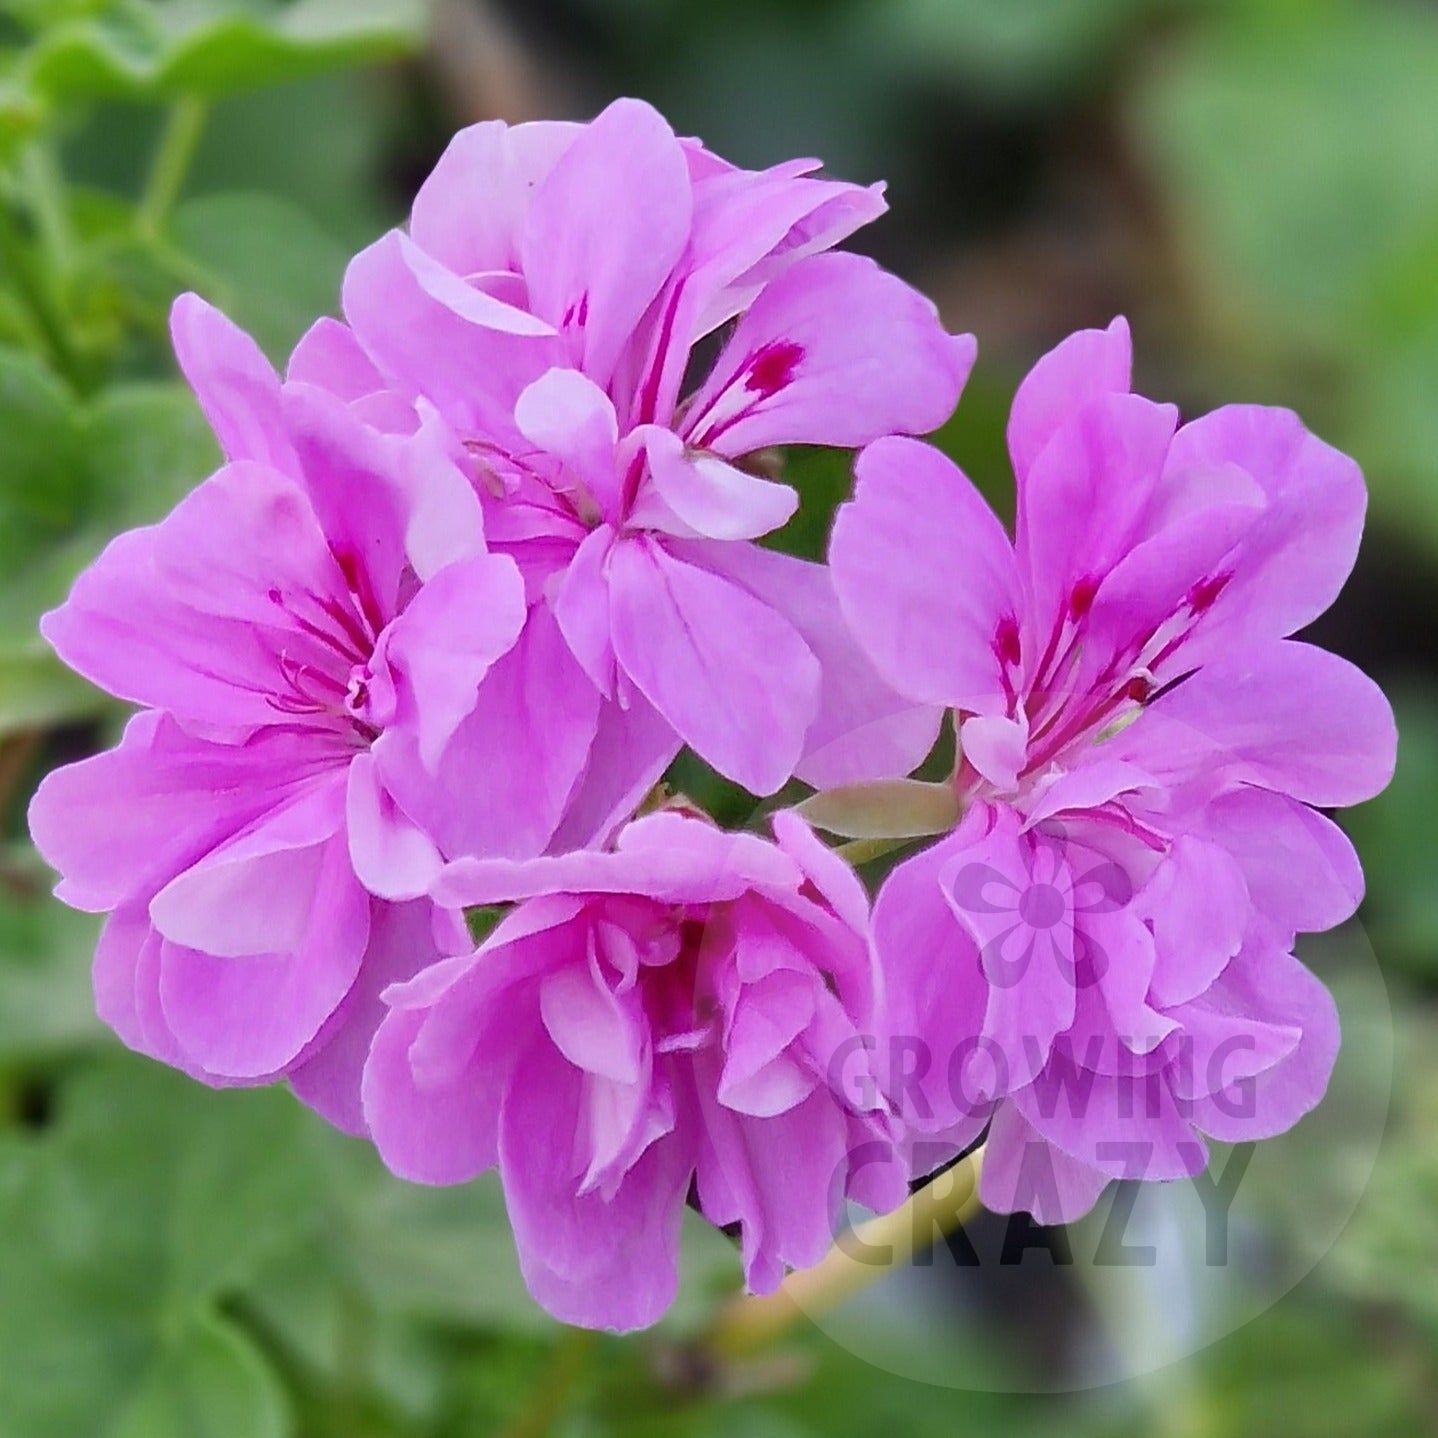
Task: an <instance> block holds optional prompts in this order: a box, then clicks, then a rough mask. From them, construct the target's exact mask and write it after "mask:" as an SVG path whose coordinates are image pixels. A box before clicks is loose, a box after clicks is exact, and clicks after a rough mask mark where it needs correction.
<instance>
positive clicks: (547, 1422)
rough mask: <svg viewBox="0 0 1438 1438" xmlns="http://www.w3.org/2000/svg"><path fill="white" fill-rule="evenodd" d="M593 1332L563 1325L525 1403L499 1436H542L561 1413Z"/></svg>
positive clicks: (580, 1371)
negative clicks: (563, 1328) (556, 1341)
mask: <svg viewBox="0 0 1438 1438" xmlns="http://www.w3.org/2000/svg"><path fill="white" fill-rule="evenodd" d="M594 1337H595V1336H594V1334H593V1333H591V1332H590V1331H589V1330H588V1329H585V1328H570V1329H566V1330H565V1333H564V1335H563V1337H561V1338H560V1340H559V1342H558V1344H556V1345H555V1349H554V1352H553V1353H552V1354H551V1355H550V1360H549V1363H548V1365H547V1366H546V1367H545V1370H544V1373H543V1374H542V1375H541V1377H540V1380H539V1383H538V1385H537V1386H536V1387H535V1389H534V1391H533V1393H532V1394H531V1395H530V1400H529V1403H528V1404H527V1405H526V1407H525V1408H524V1410H523V1411H522V1412H521V1413H520V1415H519V1416H518V1417H517V1418H516V1419H515V1420H514V1422H513V1423H511V1424H510V1425H509V1427H507V1428H506V1429H505V1430H504V1433H503V1438H544V1434H546V1433H548V1432H549V1431H550V1430H551V1429H552V1428H553V1427H554V1425H555V1423H556V1422H557V1421H558V1420H559V1418H561V1417H562V1416H563V1414H564V1410H565V1408H566V1407H567V1406H568V1403H569V1400H570V1397H571V1395H572V1394H573V1392H574V1388H575V1385H576V1384H577V1383H578V1382H579V1379H580V1378H581V1377H582V1376H583V1373H584V1369H585V1366H586V1365H587V1363H588V1362H589V1350H590V1349H591V1348H592V1347H593V1345H594Z"/></svg>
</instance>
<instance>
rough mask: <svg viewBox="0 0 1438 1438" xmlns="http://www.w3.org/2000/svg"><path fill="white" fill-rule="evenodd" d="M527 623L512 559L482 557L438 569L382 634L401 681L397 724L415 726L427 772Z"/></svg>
mask: <svg viewBox="0 0 1438 1438" xmlns="http://www.w3.org/2000/svg"><path fill="white" fill-rule="evenodd" d="M525 618H526V611H525V605H524V585H523V583H522V582H521V580H520V577H519V570H518V569H517V568H515V565H514V561H513V560H512V559H509V558H507V557H505V556H504V555H501V554H480V555H477V556H475V557H474V558H473V559H464V560H461V561H460V562H459V563H458V564H451V565H449V566H447V567H446V568H444V569H441V570H440V571H439V573H438V574H436V575H435V576H434V577H433V578H432V579H431V580H430V581H429V582H428V583H427V584H425V585H423V586H422V587H421V588H420V590H419V592H418V593H417V594H416V595H415V596H414V598H413V599H411V600H410V602H409V604H408V606H407V607H406V609H405V611H404V613H403V614H401V615H400V617H399V618H398V619H396V620H395V622H394V623H393V624H391V625H390V627H389V628H388V630H386V631H385V635H384V639H385V641H386V643H385V657H386V659H387V661H388V663H389V665H390V666H391V668H392V669H393V670H395V671H396V672H397V673H398V675H399V678H400V682H401V693H402V699H401V706H400V711H399V716H398V722H399V723H403V724H406V725H408V724H412V725H413V726H414V728H415V732H416V735H417V738H418V752H419V759H420V762H421V763H422V764H423V765H424V766H425V767H426V768H428V769H430V770H431V771H433V770H437V769H438V767H439V764H440V760H441V758H442V757H443V754H444V751H445V748H446V747H447V746H448V744H449V742H450V740H451V739H452V738H453V737H454V733H455V730H457V729H458V728H459V726H460V725H461V724H462V723H463V722H464V720H465V719H466V718H467V717H468V715H469V714H470V712H471V711H472V710H473V709H474V706H475V704H476V702H477V699H478V694H479V686H480V684H481V683H482V682H483V681H484V678H485V676H486V675H487V674H488V673H489V671H490V669H491V668H492V667H493V666H494V664H495V662H496V661H497V660H498V659H499V658H501V657H502V656H503V655H504V654H506V653H508V652H509V650H510V649H511V648H512V647H513V646H514V643H515V641H516V640H517V639H518V638H519V634H520V630H521V629H522V628H523V627H524V622H525Z"/></svg>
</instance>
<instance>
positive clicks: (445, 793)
mask: <svg viewBox="0 0 1438 1438" xmlns="http://www.w3.org/2000/svg"><path fill="white" fill-rule="evenodd" d="M600 702H601V701H600V697H599V694H598V692H597V691H596V690H595V688H594V685H593V684H592V683H591V682H590V680H589V677H588V676H587V675H586V674H585V673H584V671H583V670H582V669H581V668H580V667H579V665H578V664H577V663H576V662H575V660H574V658H573V656H572V655H571V654H570V652H569V646H568V645H567V644H565V642H564V638H563V636H562V635H561V634H560V632H559V628H558V626H557V625H556V624H555V622H554V619H553V616H552V615H551V614H550V612H549V610H548V608H547V607H546V606H544V605H539V606H537V607H535V608H533V609H531V610H530V611H529V617H528V619H527V620H526V622H525V625H524V629H523V630H522V631H521V633H520V636H519V638H518V639H517V640H516V641H515V644H514V646H513V648H511V649H510V650H509V652H508V653H506V654H505V655H504V656H503V657H502V658H501V659H500V660H499V661H498V662H497V663H496V664H495V665H494V666H493V667H492V668H491V669H490V670H489V672H488V674H487V675H486V676H485V678H484V680H483V682H482V683H481V684H480V686H479V691H478V694H477V695H476V698H475V703H474V707H473V708H472V710H471V711H470V713H469V714H468V716H467V717H466V718H465V719H464V720H463V721H462V722H461V724H460V725H459V727H458V729H457V730H456V731H455V733H454V736H453V738H452V739H451V740H450V742H449V744H448V745H447V746H446V748H445V750H444V754H443V757H442V760H441V762H440V765H439V768H438V770H437V771H433V772H432V771H431V770H430V769H429V768H428V767H427V766H426V765H425V764H424V763H423V761H422V760H421V758H420V754H419V750H418V746H417V743H416V742H415V736H414V735H413V733H411V732H410V731H408V730H407V729H403V728H401V729H391V730H390V731H388V732H387V733H386V734H385V735H384V736H383V737H382V739H381V741H380V742H379V743H378V744H377V745H376V746H375V749H374V754H375V757H376V761H377V763H378V764H379V770H380V777H381V780H382V782H383V784H384V787H385V788H386V790H388V792H389V793H390V794H391V795H392V796H393V798H394V800H395V802H396V803H397V804H398V805H399V806H400V808H401V809H403V810H404V812H405V813H406V814H408V815H409V816H410V818H411V819H412V820H413V821H414V822H415V823H416V824H418V825H419V826H420V827H421V828H422V829H423V830H424V832H425V833H426V834H428V835H429V836H430V838H431V839H432V840H433V842H434V843H435V845H436V847H437V848H438V849H439V850H440V851H441V852H442V853H443V854H445V855H446V857H454V856H457V855H461V854H476V855H510V856H515V857H519V856H523V855H528V854H538V853H542V852H543V851H544V849H545V848H546V846H547V845H548V844H549V841H550V839H551V837H552V835H553V834H554V831H555V829H556V828H557V827H558V826H559V823H560V821H561V820H562V818H563V816H564V813H565V809H566V807H567V806H568V803H569V800H570V798H571V796H572V795H573V794H574V792H575V789H576V786H577V785H578V783H579V781H580V778H581V776H582V775H583V773H584V770H585V766H586V764H587V763H588V759H589V752H590V747H591V746H592V744H593V743H594V736H595V731H596V729H597V726H598V723H599V708H600Z"/></svg>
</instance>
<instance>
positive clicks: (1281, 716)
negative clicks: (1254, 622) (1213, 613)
mask: <svg viewBox="0 0 1438 1438" xmlns="http://www.w3.org/2000/svg"><path fill="white" fill-rule="evenodd" d="M1113 743H1114V745H1115V748H1116V751H1117V752H1116V753H1115V756H1114V757H1116V758H1119V757H1122V758H1127V759H1131V760H1132V761H1133V762H1135V763H1137V764H1138V765H1139V766H1140V767H1142V768H1145V769H1147V770H1148V771H1149V772H1150V773H1152V774H1154V775H1155V776H1156V777H1158V778H1160V779H1163V780H1167V781H1170V782H1182V780H1184V779H1185V778H1189V777H1191V776H1195V775H1198V774H1202V775H1203V776H1204V778H1205V780H1206V782H1208V783H1211V784H1218V783H1220V782H1222V783H1224V784H1226V785H1230V786H1231V785H1235V784H1254V785H1257V786H1258V787H1260V788H1263V789H1272V790H1275V791H1277V792H1279V793H1285V794H1289V795H1291V796H1292V797H1293V798H1295V799H1301V800H1302V801H1303V802H1304V803H1307V804H1321V805H1324V806H1338V805H1345V804H1357V803H1360V802H1362V800H1364V799H1368V798H1371V797H1372V796H1373V795H1374V794H1376V793H1378V792H1379V790H1381V789H1382V788H1383V787H1384V785H1386V784H1387V783H1388V781H1389V780H1390V779H1391V778H1392V777H1393V763H1394V751H1395V748H1396V743H1397V734H1396V732H1395V729H1394V723H1393V711H1392V709H1391V707H1390V706H1389V704H1388V701H1387V699H1385V698H1384V697H1383V693H1382V691H1381V690H1380V689H1379V688H1378V686H1377V685H1376V684H1375V683H1374V682H1373V681H1372V680H1371V679H1369V678H1368V677H1367V676H1366V675H1365V674H1363V673H1362V671H1361V670H1359V669H1357V668H1355V667H1354V666H1353V665H1352V664H1350V663H1349V662H1348V661H1347V660H1346V659H1340V658H1339V657H1338V656H1337V655H1336V654H1329V653H1327V652H1326V651H1325V650H1322V649H1316V648H1314V647H1313V646H1312V645H1308V644H1299V643H1296V642H1294V641H1292V640H1279V641H1274V642H1270V643H1266V644H1256V645H1253V646H1251V647H1248V648H1245V649H1241V650H1240V651H1239V652H1238V653H1236V654H1230V655H1227V656H1225V657H1223V658H1220V659H1217V660H1215V661H1214V662H1213V663H1211V664H1208V665H1205V666H1204V667H1203V668H1202V669H1200V670H1199V671H1198V673H1196V674H1194V675H1193V676H1192V677H1191V678H1190V679H1187V680H1185V681H1184V682H1183V683H1182V684H1180V685H1179V686H1178V687H1177V688H1176V689H1173V690H1172V691H1170V692H1169V693H1167V694H1165V695H1163V696H1162V697H1161V698H1159V699H1158V700H1156V701H1155V702H1154V703H1153V704H1151V705H1150V706H1149V707H1148V708H1147V709H1146V710H1145V711H1144V714H1143V716H1142V718H1141V719H1140V720H1139V721H1138V722H1137V723H1135V724H1132V725H1130V726H1129V728H1128V729H1126V730H1125V731H1124V732H1123V733H1122V734H1120V735H1118V736H1117V738H1116V739H1115V740H1114V741H1113Z"/></svg>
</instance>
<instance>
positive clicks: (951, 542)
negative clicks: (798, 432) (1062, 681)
mask: <svg viewBox="0 0 1438 1438" xmlns="http://www.w3.org/2000/svg"><path fill="white" fill-rule="evenodd" d="M857 473H858V485H857V488H856V490H855V494H854V499H853V500H852V501H851V502H850V503H848V504H846V505H844V506H843V507H842V508H841V509H840V510H839V513H838V517H837V518H836V519H835V521H834V535H833V538H832V540H831V541H830V544H829V564H830V567H831V569H832V571H833V575H834V586H835V588H836V589H837V591H838V595H839V602H840V604H841V605H842V606H843V610H844V617H845V618H846V619H847V620H848V622H849V625H850V626H851V628H852V629H853V632H854V634H855V635H856V637H857V638H858V640H859V642H860V643H861V644H862V645H863V646H864V649H865V650H866V651H867V653H868V655H869V657H870V658H871V659H872V660H873V662H874V664H875V665H876V666H877V668H878V669H879V672H880V673H882V674H883V675H884V677H885V678H886V679H887V680H888V681H889V683H890V684H892V685H894V686H895V688H897V689H898V690H899V691H900V692H901V693H903V694H905V695H907V696H909V697H910V698H912V699H918V700H923V701H925V702H926V703H930V704H950V705H957V706H959V707H961V708H964V709H969V710H977V711H980V712H984V711H988V710H992V709H994V708H996V707H998V706H1000V705H1002V703H1003V692H1004V691H1003V678H1002V676H1003V665H1004V658H1003V652H1004V651H1003V646H1002V643H1001V635H1000V626H1001V625H1002V624H1004V623H1005V622H1006V621H1008V622H1010V623H1011V624H1014V625H1015V629H1014V639H1013V643H1014V644H1015V645H1016V644H1017V628H1016V621H1014V620H1013V619H1012V616H1013V615H1014V613H1015V607H1016V604H1017V593H1016V591H1017V579H1016V575H1015V570H1014V556H1013V549H1012V547H1011V546H1010V544H1009V541H1008V536H1007V535H1006V534H1005V533H1004V531H1003V527H1002V525H1000V524H999V522H998V520H997V519H996V518H995V516H994V514H993V511H992V510H990V509H989V507H988V505H987V504H986V503H985V502H984V500H983V498H982V497H981V496H980V494H979V492H978V491H977V490H976V489H975V488H974V487H973V485H972V484H970V482H969V481H968V480H967V479H966V478H965V477H964V475H963V474H962V473H961V472H960V471H959V469H958V468H957V467H956V466H955V465H954V464H953V463H952V462H951V461H950V460H948V459H947V458H946V457H945V456H944V455H942V454H940V453H939V451H938V450H936V449H933V448H931V447H930V446H928V445H925V444H919V443H917V442H916V441H914V440H907V439H884V440H880V441H879V442H878V443H876V444H872V445H870V446H869V448H868V449H866V450H865V451H864V452H863V454H861V455H860V456H859V462H858V466H857ZM1014 658H1015V660H1016V658H1017V655H1016V653H1015V655H1014Z"/></svg>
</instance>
